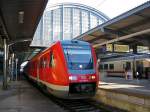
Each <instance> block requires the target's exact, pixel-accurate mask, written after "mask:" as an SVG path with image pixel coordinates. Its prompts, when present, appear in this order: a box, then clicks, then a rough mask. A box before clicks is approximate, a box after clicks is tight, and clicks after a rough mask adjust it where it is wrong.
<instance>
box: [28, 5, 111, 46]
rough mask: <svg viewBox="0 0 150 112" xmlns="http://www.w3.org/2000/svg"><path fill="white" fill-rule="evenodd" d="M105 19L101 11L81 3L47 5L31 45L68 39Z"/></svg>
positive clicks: (44, 44) (41, 44)
mask: <svg viewBox="0 0 150 112" xmlns="http://www.w3.org/2000/svg"><path fill="white" fill-rule="evenodd" d="M107 20H109V18H108V17H107V16H106V15H105V14H103V13H102V12H100V11H98V10H96V9H95V8H92V7H89V6H86V5H82V4H76V3H63V4H57V5H54V6H47V8H46V9H45V12H44V14H43V16H42V19H41V21H40V23H39V25H38V28H37V30H36V33H35V35H34V39H33V41H32V44H31V45H32V46H37V45H38V46H47V45H49V44H50V43H51V42H53V41H57V40H70V39H73V38H75V37H77V36H79V35H81V34H83V33H84V32H86V31H88V30H90V29H92V28H94V27H96V26H98V25H100V24H102V23H104V22H106V21H107Z"/></svg>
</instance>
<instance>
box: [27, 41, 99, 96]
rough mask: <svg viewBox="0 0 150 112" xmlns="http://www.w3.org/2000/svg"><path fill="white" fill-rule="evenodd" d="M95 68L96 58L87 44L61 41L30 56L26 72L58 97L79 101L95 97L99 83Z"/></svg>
mask: <svg viewBox="0 0 150 112" xmlns="http://www.w3.org/2000/svg"><path fill="white" fill-rule="evenodd" d="M96 68H97V67H96V55H95V52H94V49H93V48H92V46H91V45H90V44H89V43H87V42H83V41H77V40H70V41H69V40H64V41H57V42H55V43H54V44H52V45H51V46H50V47H49V48H47V49H46V50H44V51H42V52H40V53H39V54H38V55H36V56H35V57H33V58H32V59H31V60H30V61H29V63H28V64H27V66H26V68H25V73H26V74H27V75H28V77H29V78H31V79H33V80H34V81H36V82H37V83H38V84H41V85H44V86H45V87H46V88H47V90H48V91H49V92H50V93H52V94H53V95H55V96H57V97H60V98H67V99H80V98H90V97H92V96H94V95H95V93H96V90H97V86H98V81H99V77H98V71H97V69H96Z"/></svg>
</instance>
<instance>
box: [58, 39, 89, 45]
mask: <svg viewBox="0 0 150 112" xmlns="http://www.w3.org/2000/svg"><path fill="white" fill-rule="evenodd" d="M60 42H61V44H62V45H69V44H71V45H72V44H76V45H90V44H89V43H88V42H85V41H80V40H61V41H60Z"/></svg>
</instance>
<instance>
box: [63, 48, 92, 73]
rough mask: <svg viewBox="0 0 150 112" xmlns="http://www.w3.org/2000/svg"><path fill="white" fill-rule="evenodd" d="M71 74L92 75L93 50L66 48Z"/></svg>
mask: <svg viewBox="0 0 150 112" xmlns="http://www.w3.org/2000/svg"><path fill="white" fill-rule="evenodd" d="M64 53H65V57H66V60H67V64H68V68H69V72H70V73H72V74H88V73H89V74H90V73H93V72H94V65H93V58H92V53H91V48H90V47H86V49H85V48H84V49H83V48H67V47H66V48H64Z"/></svg>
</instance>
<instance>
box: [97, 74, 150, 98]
mask: <svg viewBox="0 0 150 112" xmlns="http://www.w3.org/2000/svg"><path fill="white" fill-rule="evenodd" d="M99 84H100V85H99V88H101V89H107V90H112V91H117V92H124V93H127V94H132V95H135V96H137V95H138V96H142V97H149V98H150V80H148V79H140V80H137V79H133V80H126V79H125V78H119V77H103V78H102V79H101V81H100V82H99Z"/></svg>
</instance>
